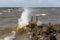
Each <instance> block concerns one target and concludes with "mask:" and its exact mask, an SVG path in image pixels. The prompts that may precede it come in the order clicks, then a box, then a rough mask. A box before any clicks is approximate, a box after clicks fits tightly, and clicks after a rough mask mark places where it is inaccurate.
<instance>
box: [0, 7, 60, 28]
mask: <svg viewBox="0 0 60 40" xmlns="http://www.w3.org/2000/svg"><path fill="white" fill-rule="evenodd" d="M7 9H9V8H0V28H5V27H11V26H17V25H18V19H19V18H20V17H21V13H22V12H23V11H22V10H23V8H21V9H20V8H18V9H16V8H15V9H13V10H12V11H11V12H6V11H7ZM29 9H30V10H33V12H32V13H34V14H47V15H46V16H40V17H39V20H40V21H41V22H42V23H48V22H51V23H55V24H60V8H39V7H38V8H33V7H32V8H29ZM1 13H2V14H1Z"/></svg>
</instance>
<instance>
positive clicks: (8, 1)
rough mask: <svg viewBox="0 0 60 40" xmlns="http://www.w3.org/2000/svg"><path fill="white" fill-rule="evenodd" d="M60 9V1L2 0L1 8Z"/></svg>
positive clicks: (0, 1)
mask: <svg viewBox="0 0 60 40" xmlns="http://www.w3.org/2000/svg"><path fill="white" fill-rule="evenodd" d="M34 6H35V7H60V0H0V7H34Z"/></svg>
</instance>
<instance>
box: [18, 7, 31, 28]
mask: <svg viewBox="0 0 60 40" xmlns="http://www.w3.org/2000/svg"><path fill="white" fill-rule="evenodd" d="M29 14H30V10H29V9H28V8H24V11H23V12H22V15H21V18H19V19H18V27H19V28H22V27H24V26H26V25H28V24H29V21H30V20H29Z"/></svg>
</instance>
